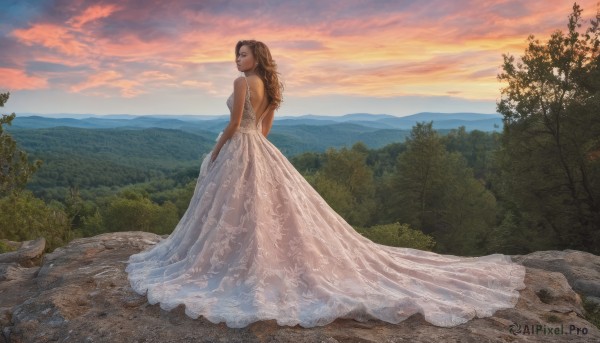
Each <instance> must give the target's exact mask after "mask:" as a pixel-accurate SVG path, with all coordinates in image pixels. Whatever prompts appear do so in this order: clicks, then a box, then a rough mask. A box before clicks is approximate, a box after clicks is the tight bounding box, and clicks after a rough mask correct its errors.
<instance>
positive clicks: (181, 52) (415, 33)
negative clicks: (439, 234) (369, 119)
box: [0, 0, 598, 116]
mask: <svg viewBox="0 0 600 343" xmlns="http://www.w3.org/2000/svg"><path fill="white" fill-rule="evenodd" d="M597 2H598V0H583V1H578V4H580V5H581V7H582V8H583V9H584V12H583V17H584V19H586V20H588V22H589V18H592V17H593V16H594V15H595V14H596V10H597V5H596V4H597ZM572 6H573V2H571V1H564V0H527V1H523V0H488V1H485V0H461V1H458V0H429V1H417V0H395V1H385V0H379V1H367V0H363V1H359V0H331V1H324V0H303V1H274V0H247V1H241V0H238V1H233V0H232V1H227V0H223V1H215V0H170V1H167V0H165V1H160V0H153V1H150V0H147V1H144V0H119V1H88V0H37V1H34V0H25V1H21V0H19V1H12V0H0V93H4V92H7V91H8V92H10V99H9V100H8V103H7V104H6V105H5V106H4V108H3V109H0V113H10V112H15V113H17V116H18V115H19V113H40V114H52V113H89V114H99V115H105V114H133V115H148V114H173V115H175V114H176V115H181V114H191V115H223V114H228V110H227V107H226V105H225V101H226V99H227V97H228V96H229V94H231V92H232V91H233V80H234V79H235V78H236V77H238V76H240V75H241V74H240V73H239V72H238V71H237V69H236V66H235V62H234V59H235V56H234V47H235V44H236V43H237V41H239V40H242V39H257V40H260V41H263V42H264V43H266V44H267V46H269V48H270V51H271V54H272V55H273V58H274V59H275V62H276V63H277V65H278V70H279V72H280V74H281V80H282V81H283V83H284V85H285V91H284V94H283V95H284V99H283V103H282V105H281V108H280V109H279V111H278V112H277V115H283V116H298V115H304V114H317V115H334V116H339V115H344V114H348V113H373V114H381V113H385V114H391V115H396V116H405V115H410V114H414V113H418V112H443V113H454V112H476V113H494V112H496V101H497V100H499V98H500V89H501V87H502V86H503V85H502V83H500V82H499V81H498V80H497V75H498V73H500V72H501V65H502V55H503V54H511V55H514V56H516V57H518V56H520V55H522V54H523V52H524V49H525V47H526V44H527V36H528V35H530V34H533V35H535V36H536V37H537V38H540V39H541V40H544V41H545V40H547V39H548V37H549V36H550V34H551V33H552V32H554V31H556V30H562V31H566V25H567V17H568V15H569V14H570V13H571V10H572Z"/></svg>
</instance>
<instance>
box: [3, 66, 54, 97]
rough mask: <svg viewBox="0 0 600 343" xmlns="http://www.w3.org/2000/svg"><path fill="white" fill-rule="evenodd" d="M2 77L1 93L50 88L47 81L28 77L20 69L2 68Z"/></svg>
mask: <svg viewBox="0 0 600 343" xmlns="http://www.w3.org/2000/svg"><path fill="white" fill-rule="evenodd" d="M0 75H2V83H1V84H0V92H3V91H16V90H24V89H39V88H47V87H48V82H47V80H46V79H44V78H41V77H37V76H31V75H27V74H26V73H25V72H24V71H23V70H19V69H10V68H0Z"/></svg>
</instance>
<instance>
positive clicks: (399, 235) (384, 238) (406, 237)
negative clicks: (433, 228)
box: [356, 223, 435, 251]
mask: <svg viewBox="0 0 600 343" xmlns="http://www.w3.org/2000/svg"><path fill="white" fill-rule="evenodd" d="M356 231H358V233H360V234H361V235H363V236H365V237H367V238H368V239H370V240H372V241H373V242H375V243H379V244H383V245H388V246H392V247H404V248H412V249H419V250H428V251H431V249H432V248H433V246H434V245H435V240H434V239H433V237H431V236H429V235H426V234H424V233H423V232H421V231H419V230H414V229H411V228H410V227H409V226H408V225H406V224H400V223H392V224H385V225H375V226H371V227H369V228H366V229H363V228H356Z"/></svg>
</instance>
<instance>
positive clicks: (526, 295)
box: [0, 231, 600, 343]
mask: <svg viewBox="0 0 600 343" xmlns="http://www.w3.org/2000/svg"><path fill="white" fill-rule="evenodd" d="M163 237H164V236H163ZM160 239H161V237H160V236H158V235H155V234H151V233H145V232H139V231H137V232H119V233H107V234H102V235H98V236H95V237H90V238H82V239H76V240H74V241H72V242H70V243H69V244H68V245H66V246H64V247H61V248H58V249H56V250H55V251H53V252H52V253H50V254H46V255H44V256H43V259H42V260H41V261H40V264H39V265H38V266H22V265H17V264H14V263H13V264H11V265H10V267H6V265H5V267H4V269H2V268H0V280H3V281H0V327H1V328H2V335H0V342H3V340H4V342H11V343H20V342H127V343H129V342H146V343H151V342H311V343H312V342H327V343H335V342H462V343H467V342H599V341H600V331H599V330H598V329H597V328H596V327H595V326H593V325H592V324H590V323H589V322H587V321H586V320H585V319H584V318H583V316H584V309H583V307H582V302H581V298H580V295H579V294H578V293H576V292H575V291H577V292H580V293H581V294H582V295H586V296H589V297H594V296H597V295H598V293H597V291H598V287H597V286H598V280H599V279H598V276H599V272H600V257H598V256H595V255H591V254H587V253H583V252H579V251H573V250H566V251H544V252H536V253H533V254H529V255H519V256H514V257H513V258H514V260H515V261H517V262H519V263H522V264H523V265H525V266H526V267H527V274H526V279H525V284H526V286H527V287H526V288H525V289H524V290H522V291H521V297H520V299H519V302H518V304H517V305H516V307H515V308H512V309H507V310H501V311H497V312H496V313H495V314H494V316H492V317H488V318H481V319H473V320H471V321H469V322H467V323H465V324H462V325H459V326H456V327H453V328H442V327H436V326H433V325H431V324H429V323H427V322H425V321H424V319H423V317H422V316H421V315H420V314H417V315H414V316H412V317H410V318H409V319H407V320H405V321H404V322H401V323H400V324H389V323H385V322H381V321H369V322H366V323H359V322H356V321H354V320H347V319H338V320H336V321H334V322H333V323H331V324H329V325H326V326H323V327H315V328H309V329H305V328H302V327H299V326H296V327H287V326H285V327H281V326H278V325H277V323H276V322H275V321H274V320H272V321H262V322H257V323H254V324H251V325H249V326H248V327H246V328H242V329H231V328H228V327H227V326H226V325H225V324H223V323H221V324H213V323H211V322H209V321H207V320H205V319H204V318H203V317H200V318H198V319H195V320H194V319H191V318H189V317H187V316H186V315H185V313H184V308H183V305H182V306H180V307H178V308H176V309H174V310H172V311H170V312H167V311H164V310H162V309H161V308H160V307H159V305H158V304H156V305H150V304H149V303H148V302H147V299H146V297H145V296H140V295H138V294H136V293H135V292H134V291H133V290H132V289H131V287H130V285H129V282H128V280H127V274H126V273H125V271H124V269H125V266H126V264H125V263H126V261H127V259H128V257H129V256H130V255H131V254H134V253H137V252H139V251H140V250H142V249H144V248H146V247H147V246H148V245H150V244H155V243H156V242H158V241H159V240H160ZM574 289H575V291H574Z"/></svg>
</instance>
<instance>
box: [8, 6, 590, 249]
mask: <svg viewBox="0 0 600 343" xmlns="http://www.w3.org/2000/svg"><path fill="white" fill-rule="evenodd" d="M581 12H582V10H581V8H579V6H577V5H575V6H574V8H573V12H572V13H571V14H570V16H569V20H568V25H567V28H568V30H567V31H566V32H563V31H560V30H558V31H556V32H555V33H553V34H552V35H551V36H550V37H549V39H548V40H547V41H545V42H543V41H540V40H539V39H537V38H536V37H534V36H530V37H529V38H528V46H527V48H526V49H525V51H524V54H523V55H522V56H520V57H518V58H516V57H515V56H512V55H508V54H506V55H503V56H502V61H501V62H502V72H501V73H500V74H499V75H498V80H499V84H500V85H501V86H502V89H501V94H500V96H501V97H500V100H499V101H498V102H497V111H498V113H500V114H501V115H502V117H503V123H504V127H503V130H502V132H483V131H478V130H471V131H467V130H466V129H465V127H460V128H457V129H453V130H445V131H437V130H435V129H434V127H433V123H432V122H420V123H417V124H416V125H414V126H413V127H412V130H411V131H410V132H408V133H407V134H405V135H404V134H403V135H402V137H400V136H399V137H398V140H397V141H396V142H394V143H390V144H387V145H385V146H382V147H377V148H370V147H369V146H367V145H366V144H365V143H363V142H358V143H355V144H353V145H352V146H348V147H346V146H344V147H341V148H339V147H338V148H333V147H332V148H328V149H327V150H326V151H321V152H316V151H304V152H302V153H297V154H294V155H293V156H290V157H289V160H290V162H292V164H293V165H294V166H295V167H296V169H297V170H298V171H299V172H300V173H301V174H302V175H303V176H304V177H305V179H306V180H307V181H308V182H309V183H310V184H311V185H312V186H313V187H314V188H315V190H317V191H318V192H319V193H320V194H321V195H322V196H323V198H324V199H325V200H326V201H327V203H328V204H329V205H330V206H331V207H332V208H333V209H334V210H335V211H336V212H338V213H339V214H340V215H341V216H342V217H343V218H344V219H345V220H346V221H347V222H348V223H349V224H351V225H352V226H353V227H354V228H355V229H356V230H357V231H358V232H359V233H361V234H363V235H364V236H366V237H368V238H369V239H372V240H373V241H375V242H377V243H380V244H386V245H392V246H402V247H411V248H416V249H424V250H431V251H435V252H439V253H448V254H455V255H462V256H480V255H485V254H491V253H504V254H525V253H528V252H532V251H537V250H550V249H559V250H561V249H577V250H583V251H588V252H591V253H594V254H600V55H599V49H600V39H599V35H600V30H599V29H598V21H599V19H600V16H596V18H595V20H592V21H590V23H589V25H588V27H587V28H582V27H583V26H584V25H583V24H585V23H583V20H582V19H581ZM9 96H10V93H2V94H0V107H2V106H4V104H5V103H6V102H7V101H8V100H9ZM15 117H16V115H15V114H14V113H13V114H10V115H2V118H1V119H0V238H6V239H10V240H16V241H23V240H30V239H35V238H37V237H40V236H43V237H45V238H46V240H47V251H48V252H49V251H52V250H53V249H55V248H57V247H60V246H62V245H64V244H66V243H68V242H69V241H71V240H73V239H75V238H78V237H88V236H92V235H97V234H100V233H104V232H114V231H135V230H143V231H149V232H154V233H157V234H161V235H164V234H169V233H170V232H171V231H172V230H173V229H174V228H175V226H176V225H177V223H178V221H179V218H181V217H182V215H183V213H184V212H185V210H186V209H187V206H188V203H189V201H190V198H191V196H192V193H193V190H194V186H195V182H196V177H197V174H198V168H199V164H200V158H201V156H202V154H203V153H207V152H208V151H209V150H210V149H211V148H212V145H213V144H214V142H212V141H211V140H210V139H208V138H207V137H205V136H199V135H196V134H194V133H192V132H184V131H180V130H174V129H153V128H149V129H144V130H127V129H85V128H66V127H57V128H47V129H35V130H34V129H31V130H21V129H20V130H19V131H15V133H14V134H13V133H12V131H11V134H9V133H8V131H7V128H8V127H9V126H10V125H11V122H12V121H13V120H14V119H15ZM65 141H68V142H69V144H70V145H71V146H77V147H78V149H75V150H73V149H68V148H65V145H64V142H65ZM115 141H117V142H119V144H118V148H119V150H118V153H117V150H115V149H116V148H115V145H114V144H113V143H111V142H115ZM276 145H277V144H276ZM278 147H279V145H278ZM74 151H75V152H74ZM287 151H289V150H287ZM31 152H33V153H31ZM30 153H31V154H30ZM322 229H324V230H326V229H327V228H322ZM2 249H4V248H3V246H1V245H0V251H2Z"/></svg>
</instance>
